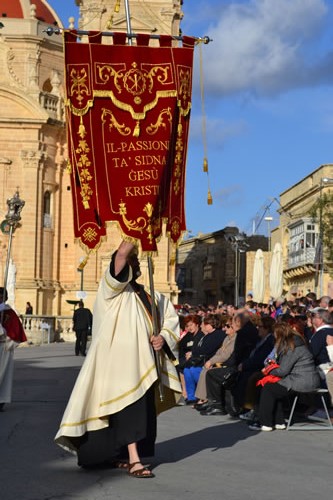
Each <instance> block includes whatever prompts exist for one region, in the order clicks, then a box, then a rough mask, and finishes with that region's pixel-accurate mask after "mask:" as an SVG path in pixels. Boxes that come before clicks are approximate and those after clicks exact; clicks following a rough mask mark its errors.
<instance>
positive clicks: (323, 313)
mask: <svg viewBox="0 0 333 500" xmlns="http://www.w3.org/2000/svg"><path fill="white" fill-rule="evenodd" d="M316 315H317V316H319V318H321V320H322V321H323V323H325V324H326V325H333V314H332V313H331V312H330V311H328V310H327V309H319V310H318V311H317V312H316Z"/></svg>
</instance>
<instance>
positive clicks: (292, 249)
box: [272, 164, 333, 297]
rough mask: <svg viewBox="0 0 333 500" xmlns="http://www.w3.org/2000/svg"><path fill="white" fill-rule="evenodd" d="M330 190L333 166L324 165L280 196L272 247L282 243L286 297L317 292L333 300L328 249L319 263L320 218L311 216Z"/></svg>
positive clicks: (332, 265) (332, 281)
mask: <svg viewBox="0 0 333 500" xmlns="http://www.w3.org/2000/svg"><path fill="white" fill-rule="evenodd" d="M330 190H331V191H332V190H333V164H325V165H321V166H320V167H318V168H317V169H316V170H314V171H313V172H311V173H310V174H309V175H307V176H306V177H304V178H303V179H301V180H300V181H299V182H297V183H296V184H294V185H293V186H291V187H290V188H288V189H286V191H284V192H283V193H281V194H280V205H281V208H280V210H279V212H280V224H279V227H278V228H276V229H275V230H274V231H272V245H273V246H274V244H275V242H277V241H279V242H280V243H281V245H282V248H283V257H284V263H283V275H284V290H285V293H286V294H290V295H293V296H302V295H304V294H306V293H307V292H308V291H315V292H316V293H317V296H322V295H329V296H331V297H333V264H332V262H331V261H330V260H329V259H328V251H327V250H328V248H327V246H326V248H325V247H324V249H323V259H322V265H320V262H319V261H320V252H319V246H318V241H319V235H320V226H321V224H320V217H315V218H313V217H312V215H311V214H310V213H309V211H310V208H311V207H312V205H313V204H314V203H315V202H316V201H317V200H318V199H320V198H321V197H322V196H323V195H324V194H325V193H328V192H329V191H330ZM324 243H325V239H324ZM316 263H317V264H316Z"/></svg>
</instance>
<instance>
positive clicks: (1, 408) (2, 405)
mask: <svg viewBox="0 0 333 500" xmlns="http://www.w3.org/2000/svg"><path fill="white" fill-rule="evenodd" d="M4 406H5V403H0V411H3V408H4Z"/></svg>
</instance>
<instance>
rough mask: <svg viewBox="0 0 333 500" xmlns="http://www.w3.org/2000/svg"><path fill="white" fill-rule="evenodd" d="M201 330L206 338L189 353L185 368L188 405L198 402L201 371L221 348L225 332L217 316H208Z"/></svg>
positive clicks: (204, 319) (203, 321)
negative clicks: (197, 394) (197, 390)
mask: <svg viewBox="0 0 333 500" xmlns="http://www.w3.org/2000/svg"><path fill="white" fill-rule="evenodd" d="M201 329H202V332H203V334H204V336H203V337H202V338H201V339H200V340H199V342H198V344H197V345H196V346H193V348H192V352H191V353H189V355H188V357H187V360H186V365H185V368H184V378H185V385H186V393H187V404H194V403H195V402H196V397H195V390H196V386H197V383H198V380H199V376H200V373H201V370H202V368H203V366H204V364H205V362H206V360H207V359H210V358H211V357H212V356H213V354H215V353H216V351H217V349H218V348H219V347H221V345H222V342H223V340H224V338H225V335H226V334H225V332H223V331H222V330H221V329H220V321H219V318H218V317H217V316H216V315H215V314H208V315H207V316H205V317H204V318H203V320H202V324H201Z"/></svg>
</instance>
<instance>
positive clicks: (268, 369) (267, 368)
mask: <svg viewBox="0 0 333 500" xmlns="http://www.w3.org/2000/svg"><path fill="white" fill-rule="evenodd" d="M275 368H280V365H278V364H277V363H274V362H273V363H269V364H268V365H267V366H265V368H263V370H262V373H263V374H264V375H268V374H269V373H271V371H272V370H275Z"/></svg>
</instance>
